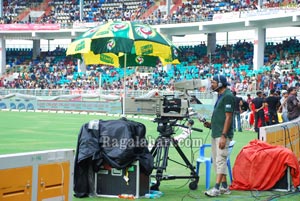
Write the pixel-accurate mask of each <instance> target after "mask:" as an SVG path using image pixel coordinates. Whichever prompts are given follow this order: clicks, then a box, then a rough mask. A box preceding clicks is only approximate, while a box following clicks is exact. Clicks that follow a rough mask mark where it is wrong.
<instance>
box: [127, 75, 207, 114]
mask: <svg viewBox="0 0 300 201" xmlns="http://www.w3.org/2000/svg"><path fill="white" fill-rule="evenodd" d="M202 86H207V81H206V80H200V79H194V80H185V81H182V82H176V83H175V84H174V88H175V92H174V93H170V94H163V95H160V93H159V92H158V91H151V92H149V93H148V94H146V95H144V96H141V97H131V98H126V99H125V106H126V110H125V111H126V113H127V114H152V115H156V116H157V118H161V119H168V120H182V119H184V118H189V116H190V114H189V113H190V110H191V109H190V99H191V97H190V96H189V94H188V91H189V90H195V89H198V88H200V87H202Z"/></svg>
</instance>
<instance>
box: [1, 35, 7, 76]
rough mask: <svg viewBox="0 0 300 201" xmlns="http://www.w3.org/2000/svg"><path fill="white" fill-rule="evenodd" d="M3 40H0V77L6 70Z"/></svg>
mask: <svg viewBox="0 0 300 201" xmlns="http://www.w3.org/2000/svg"><path fill="white" fill-rule="evenodd" d="M5 42H6V41H5V39H4V38H0V75H3V74H4V73H5V68H6V49H5V46H6V45H5Z"/></svg>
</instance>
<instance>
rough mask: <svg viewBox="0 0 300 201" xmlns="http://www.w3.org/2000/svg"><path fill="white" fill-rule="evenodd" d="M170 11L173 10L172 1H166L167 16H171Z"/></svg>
mask: <svg viewBox="0 0 300 201" xmlns="http://www.w3.org/2000/svg"><path fill="white" fill-rule="evenodd" d="M170 10H171V0H166V14H167V15H171V13H170Z"/></svg>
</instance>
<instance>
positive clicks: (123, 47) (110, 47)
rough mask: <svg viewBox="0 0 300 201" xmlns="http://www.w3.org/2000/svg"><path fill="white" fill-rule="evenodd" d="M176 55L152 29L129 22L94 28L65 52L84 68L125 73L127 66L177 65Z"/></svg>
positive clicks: (166, 41) (161, 36) (175, 48)
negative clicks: (93, 66) (101, 66)
mask: <svg viewBox="0 0 300 201" xmlns="http://www.w3.org/2000/svg"><path fill="white" fill-rule="evenodd" d="M178 53H179V49H178V48H177V47H176V46H175V45H174V44H173V43H172V42H171V41H170V40H168V39H167V38H166V37H165V36H163V35H162V34H160V33H159V32H157V31H156V30H155V29H153V28H152V27H151V26H149V25H146V24H140V23H137V22H129V21H112V22H108V23H105V24H102V25H100V26H97V27H94V28H92V29H90V30H88V31H87V32H85V33H84V34H83V35H81V36H80V37H78V38H77V39H76V40H75V41H73V42H72V43H71V44H70V45H69V47H68V49H67V55H74V56H76V57H79V58H82V59H83V60H84V62H85V64H86V65H89V64H105V65H110V66H114V67H124V72H125V69H126V67H128V66H155V65H156V63H157V60H160V61H161V62H162V64H163V65H166V64H179V63H180V62H179V60H178ZM124 83H125V82H124ZM124 89H125V86H124ZM125 93H126V92H125ZM125 93H124V94H125ZM123 104H124V103H123ZM123 106H124V105H123ZM124 107H125V106H124ZM123 114H124V110H123Z"/></svg>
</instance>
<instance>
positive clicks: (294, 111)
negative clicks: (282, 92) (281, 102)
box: [287, 87, 300, 121]
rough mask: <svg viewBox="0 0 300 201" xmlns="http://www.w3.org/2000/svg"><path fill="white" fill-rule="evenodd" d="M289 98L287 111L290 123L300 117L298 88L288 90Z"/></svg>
mask: <svg viewBox="0 0 300 201" xmlns="http://www.w3.org/2000/svg"><path fill="white" fill-rule="evenodd" d="M288 94H289V96H288V98H287V111H288V119H289V121H291V120H294V119H296V118H298V117H299V115H300V102H299V100H298V98H297V89H296V87H290V88H289V89H288Z"/></svg>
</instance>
